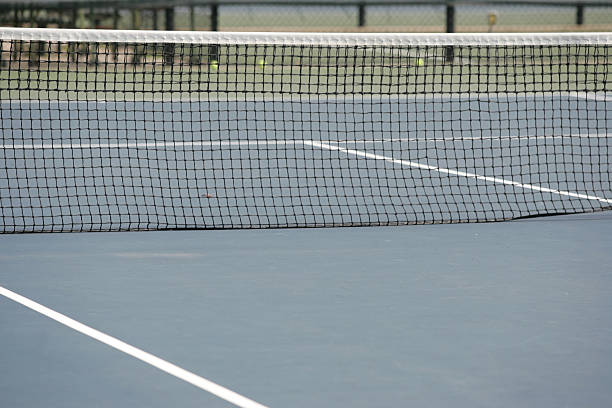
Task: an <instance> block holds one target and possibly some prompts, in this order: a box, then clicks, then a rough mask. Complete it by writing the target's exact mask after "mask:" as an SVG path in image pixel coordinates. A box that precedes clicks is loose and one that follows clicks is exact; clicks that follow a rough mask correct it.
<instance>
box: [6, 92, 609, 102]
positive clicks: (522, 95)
mask: <svg viewBox="0 0 612 408" xmlns="http://www.w3.org/2000/svg"><path fill="white" fill-rule="evenodd" d="M14 91H16V92H21V91H22V90H14ZM54 92H65V93H108V91H70V90H67V91H54ZM191 93H196V94H198V93H199V94H208V92H205V91H197V92H193V91H192V92H191ZM216 93H217V94H219V95H224V94H227V93H236V94H246V95H247V96H251V97H247V96H245V97H242V98H238V97H229V96H228V97H226V98H203V99H202V98H195V99H185V98H176V99H170V100H164V99H150V100H148V99H147V100H138V101H136V100H129V99H124V100H112V99H110V100H109V99H82V100H77V99H48V100H40V99H5V100H3V101H0V105H2V104H15V105H16V104H26V105H41V104H43V105H44V104H54V103H57V104H68V103H73V104H74V103H76V104H89V103H97V104H101V105H103V104H113V103H223V102H232V103H233V102H245V103H257V102H278V103H283V102H284V103H287V102H296V103H297V102H300V103H320V102H334V101H338V102H342V103H346V102H347V101H351V102H355V103H363V102H365V103H367V102H379V101H384V102H387V101H391V102H406V103H412V102H422V101H426V102H429V101H438V100H442V101H441V102H446V103H452V102H474V101H477V102H482V101H483V100H484V99H486V101H487V102H497V103H511V102H517V101H518V100H539V99H543V98H553V101H558V100H559V99H558V98H573V99H582V100H586V101H596V102H612V92H598V91H538V90H534V91H532V90H529V91H523V92H504V91H500V92H440V93H432V92H425V93H410V94H389V95H368V94H363V95H361V96H359V97H358V96H355V95H351V97H349V96H347V97H341V96H338V95H335V94H334V95H325V94H323V95H313V94H309V95H304V96H301V97H295V96H293V95H288V94H286V93H285V94H283V93H278V94H276V96H274V95H270V96H260V97H256V96H257V94H256V93H248V92H239V91H235V92H232V91H216ZM562 101H563V102H565V101H566V100H565V99H562Z"/></svg>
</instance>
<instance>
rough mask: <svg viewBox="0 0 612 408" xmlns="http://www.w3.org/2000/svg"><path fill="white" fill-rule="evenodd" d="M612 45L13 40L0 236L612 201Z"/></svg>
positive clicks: (446, 214)
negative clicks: (20, 233)
mask: <svg viewBox="0 0 612 408" xmlns="http://www.w3.org/2000/svg"><path fill="white" fill-rule="evenodd" d="M611 44H612V34H604V33H598V34H585V33H575V34H542V35H540V34H538V35H529V34H520V35H519V34H517V35H493V34H481V35H446V34H440V35H401V34H375V35H362V34H354V35H352V34H330V35H328V34H279V33H275V34H270V33H195V32H189V33H187V32H143V31H132V32H128V31H99V30H51V29H47V30H45V29H9V28H3V29H0V132H1V135H2V137H1V141H0V207H1V208H0V211H1V212H0V231H2V232H5V233H8V232H52V231H108V230H113V231H116V230H149V229H226V228H281V227H327V226H366V225H400V224H428V223H460V222H484V221H499V220H509V219H516V218H522V217H531V216H543V215H551V214H569V213H580V212H590V211H598V210H604V209H610V208H611V207H612V189H611V182H610V178H611V177H610V176H611V173H612V169H611V165H610V163H611V162H612V160H611V155H612V146H611V142H610V140H611V138H610V129H611V128H612V82H611V80H612V77H611V76H610V75H611V73H612V69H611V68H612V58H611V47H610V45H611Z"/></svg>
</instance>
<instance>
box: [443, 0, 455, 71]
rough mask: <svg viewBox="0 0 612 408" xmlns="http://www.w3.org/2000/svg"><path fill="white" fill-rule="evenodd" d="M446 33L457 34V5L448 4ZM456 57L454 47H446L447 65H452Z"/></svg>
mask: <svg viewBox="0 0 612 408" xmlns="http://www.w3.org/2000/svg"><path fill="white" fill-rule="evenodd" d="M446 32H447V33H454V32H455V5H454V4H453V3H446ZM454 56H455V50H454V49H453V46H452V45H449V46H447V47H446V50H445V60H446V62H447V63H449V64H452V63H453V59H454Z"/></svg>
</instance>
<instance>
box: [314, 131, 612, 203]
mask: <svg viewBox="0 0 612 408" xmlns="http://www.w3.org/2000/svg"><path fill="white" fill-rule="evenodd" d="M304 144H305V145H310V146H313V147H318V148H320V149H327V150H334V151H339V152H343V153H346V154H352V155H354V156H358V157H365V158H367V159H374V160H384V161H386V162H389V163H394V164H401V165H402V166H410V167H414V168H418V169H422V170H429V171H437V172H438V173H443V174H451V175H454V176H461V177H467V178H473V179H477V180H483V181H488V182H492V183H498V184H505V185H509V186H515V187H519V188H524V189H527V190H533V191H539V192H543V193H552V194H558V195H562V196H568V197H574V198H581V199H585V200H594V201H601V202H602V203H607V204H612V199H610V200H609V199H606V198H602V197H597V196H592V195H586V194H578V193H572V192H570V191H563V190H554V189H552V188H546V187H540V186H536V185H533V184H526V183H519V182H517V181H513V180H506V179H503V178H499V177H489V176H481V175H479V174H475V173H468V172H465V171H458V170H451V169H445V168H443V167H436V166H430V165H428V164H421V163H417V162H413V161H408V160H400V159H394V158H392V157H388V156H381V155H379V154H373V153H367V152H362V151H360V150H354V149H346V148H344V147H339V146H333V145H330V144H327V143H321V142H316V141H304Z"/></svg>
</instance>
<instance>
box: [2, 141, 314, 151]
mask: <svg viewBox="0 0 612 408" xmlns="http://www.w3.org/2000/svg"><path fill="white" fill-rule="evenodd" d="M303 144H304V141H303V140H236V141H230V140H218V141H208V140H197V141H192V142H131V143H28V144H4V145H0V149H5V150H38V149H41V150H42V149H49V150H53V149H57V150H61V149H123V148H134V149H150V148H153V149H156V148H165V147H197V146H211V147H215V146H217V147H221V146H283V145H288V146H291V145H303Z"/></svg>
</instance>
